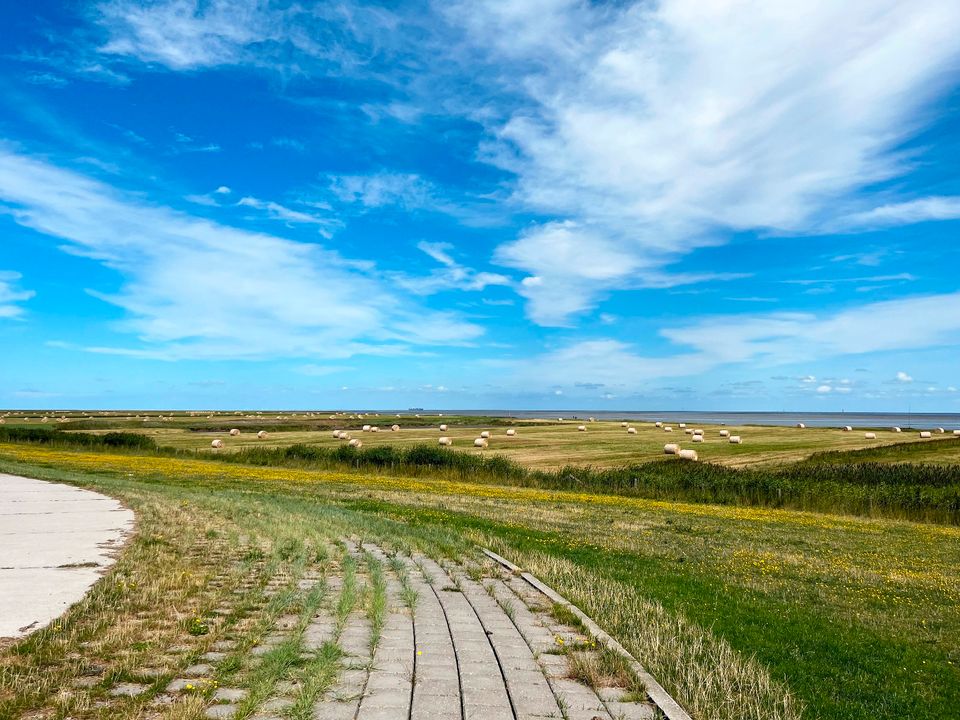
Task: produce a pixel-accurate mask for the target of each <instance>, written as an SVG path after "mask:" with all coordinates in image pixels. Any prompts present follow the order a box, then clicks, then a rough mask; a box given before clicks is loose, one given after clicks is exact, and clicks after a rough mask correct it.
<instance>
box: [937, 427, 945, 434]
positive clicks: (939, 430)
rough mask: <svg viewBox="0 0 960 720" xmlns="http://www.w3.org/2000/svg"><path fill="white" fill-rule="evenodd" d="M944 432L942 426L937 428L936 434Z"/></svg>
mask: <svg viewBox="0 0 960 720" xmlns="http://www.w3.org/2000/svg"><path fill="white" fill-rule="evenodd" d="M944 432H946V431H945V430H944V429H943V428H937V434H938V435H943V433H944Z"/></svg>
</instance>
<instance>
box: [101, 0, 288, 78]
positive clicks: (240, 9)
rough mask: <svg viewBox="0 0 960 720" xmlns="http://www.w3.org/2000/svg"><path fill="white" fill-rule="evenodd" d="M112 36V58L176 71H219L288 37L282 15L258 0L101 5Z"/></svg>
mask: <svg viewBox="0 0 960 720" xmlns="http://www.w3.org/2000/svg"><path fill="white" fill-rule="evenodd" d="M97 10H98V13H99V22H100V24H101V25H102V26H104V27H105V28H106V29H107V30H108V32H109V33H110V38H109V40H108V41H107V42H106V43H105V44H104V45H103V46H102V47H101V48H100V50H101V52H103V53H105V54H107V55H121V56H127V57H131V58H136V59H138V60H140V61H142V62H146V63H157V64H161V65H165V66H167V67H170V68H173V69H175V70H188V69H191V68H197V67H214V66H217V65H227V64H232V63H236V62H240V61H242V60H244V59H245V58H250V56H249V55H248V53H247V48H248V46H250V45H252V44H254V43H258V42H266V41H269V40H276V39H279V38H280V37H282V31H283V28H282V27H281V25H280V23H281V22H282V17H283V16H282V14H281V13H278V12H275V11H272V10H270V9H269V7H268V6H267V5H264V4H261V3H254V2H232V1H231V2H226V1H225V0H214V1H213V2H210V3H204V4H203V7H202V8H201V7H200V6H199V5H198V3H197V2H194V0H166V1H164V0H161V1H160V2H153V3H149V4H141V3H133V2H127V1H125V0H114V1H113V2H106V3H101V4H100V5H99V6H98V7H97Z"/></svg>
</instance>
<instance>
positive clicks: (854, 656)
mask: <svg viewBox="0 0 960 720" xmlns="http://www.w3.org/2000/svg"><path fill="white" fill-rule="evenodd" d="M18 458H19V460H18ZM26 460H29V461H30V463H31V464H29V465H26V464H24V461H26ZM148 460H149V462H147V461H148ZM44 465H46V466H48V467H42V466H44ZM0 468H2V469H4V470H6V471H10V472H17V471H19V472H21V473H25V474H32V475H35V476H50V477H56V478H60V479H65V480H69V481H71V482H75V483H79V484H82V485H86V486H89V487H94V488H97V489H100V490H102V491H104V492H108V493H110V494H113V495H116V496H118V497H121V498H123V499H124V500H125V501H126V502H128V503H130V505H131V506H132V507H134V509H135V510H137V512H138V517H140V518H143V519H142V520H141V528H142V529H141V535H140V536H138V538H137V539H136V541H135V544H134V545H133V546H131V548H130V549H128V551H127V552H126V553H125V555H124V557H123V558H122V559H121V563H120V564H119V565H118V567H117V569H116V570H115V571H114V573H113V574H112V575H111V577H114V575H115V574H116V573H118V572H120V573H125V572H128V571H129V570H130V569H131V568H136V567H138V566H139V565H140V564H144V565H146V566H148V569H149V568H154V569H155V571H156V572H157V573H159V576H160V580H162V579H163V578H164V577H167V575H169V573H170V572H172V570H166V569H164V568H167V567H170V568H173V569H176V568H177V567H179V566H178V564H177V563H178V562H179V561H178V560H177V558H179V557H180V555H181V554H182V552H183V551H182V550H181V549H180V548H181V547H188V546H189V543H188V544H186V545H184V543H187V539H188V538H196V539H197V540H196V542H198V543H207V544H209V543H215V542H218V541H219V540H221V539H226V538H231V537H235V536H236V535H237V534H238V533H239V532H240V530H239V528H242V529H243V532H245V533H252V534H253V535H254V536H256V537H261V536H262V537H264V538H269V540H270V542H269V543H268V545H267V549H266V550H265V551H264V552H265V553H266V557H267V558H268V559H269V561H270V563H272V564H278V565H284V566H291V565H293V566H295V565H296V564H297V562H300V561H299V560H298V558H306V557H312V552H313V551H312V550H311V548H315V547H318V546H320V545H321V543H320V542H319V541H317V540H314V538H317V536H318V535H322V536H323V538H325V540H326V541H329V540H330V539H331V538H336V537H338V536H340V537H343V536H346V535H350V534H360V535H361V536H363V537H364V538H366V537H370V538H371V540H374V539H375V540H376V541H377V542H378V543H380V544H382V545H383V546H384V547H386V548H388V549H389V548H391V547H394V548H398V549H404V550H406V551H408V552H409V551H411V550H420V551H423V552H426V553H427V554H430V555H433V556H435V557H437V556H449V557H455V556H459V555H461V554H462V553H465V552H470V551H471V548H472V547H474V546H475V545H484V546H487V547H491V549H493V550H495V551H497V552H499V553H501V554H502V555H504V556H506V557H508V558H509V559H511V560H513V561H514V562H516V563H518V564H520V565H521V566H523V567H524V568H525V569H528V570H530V571H531V572H534V574H536V575H538V576H539V577H541V578H542V579H544V580H545V581H546V582H548V583H550V584H552V585H553V586H554V587H556V588H557V590H558V591H560V592H561V593H563V594H564V595H566V596H567V597H568V598H569V599H570V600H572V601H573V602H575V603H576V604H578V605H579V606H580V607H582V608H583V609H584V610H585V611H586V612H587V613H588V614H590V615H591V616H593V617H594V618H595V619H597V621H598V622H599V623H600V624H601V625H602V626H603V627H604V628H605V629H607V630H608V631H609V632H610V633H611V634H612V635H613V636H614V637H616V638H617V639H618V640H620V641H621V642H622V643H623V644H624V645H625V646H627V647H628V648H629V649H630V650H631V651H632V652H634V653H635V654H636V655H637V657H638V658H640V659H641V661H642V662H643V663H644V664H645V665H646V666H647V667H648V669H650V670H651V672H653V673H654V675H655V676H656V677H657V678H658V679H659V680H660V681H661V682H663V683H664V684H665V685H666V686H667V687H668V688H669V689H671V690H672V691H673V692H675V693H676V694H677V696H678V697H679V698H680V699H681V701H683V702H684V703H685V704H687V705H688V706H689V707H690V708H691V710H694V711H695V712H694V714H695V716H696V717H698V718H704V719H705V720H714V719H716V720H733V719H734V718H737V720H740V719H742V718H756V719H757V720H759V719H760V718H764V719H765V720H766V719H767V718H795V717H796V716H797V708H798V706H801V705H802V706H803V707H804V708H805V711H804V714H805V716H806V717H811V718H838V719H840V720H866V719H867V718H870V720H874V719H878V720H888V719H889V720H893V719H894V718H897V719H898V720H899V719H900V718H903V717H910V718H917V719H920V720H933V719H934V718H943V717H950V716H951V715H952V714H953V713H955V710H956V708H957V707H960V670H958V666H960V646H958V644H957V643H956V641H955V638H956V637H958V636H960V529H958V528H954V527H949V526H943V525H932V524H921V523H914V522H904V521H899V520H891V519H869V518H857V517H839V516H835V515H826V514H816V513H808V512H795V511H789V510H774V509H764V508H750V507H729V506H728V507H723V506H718V505H711V504H706V503H701V504H688V503H684V502H670V501H661V500H648V499H642V498H631V497H614V496H610V495H608V494H597V493H593V492H590V491H581V492H576V493H574V492H565V491H557V490H551V489H538V488H522V487H508V486H496V485H488V484H483V483H456V482H452V481H451V480H450V479H444V478H443V477H439V478H433V477H431V476H430V475H429V473H426V472H424V473H423V474H422V476H421V477H416V478H413V477H408V478H398V477H392V476H390V475H388V474H382V475H377V476H374V477H371V476H369V475H365V474H364V473H360V472H355V471H354V472H325V471H304V470H299V469H291V468H271V467H251V466H249V465H242V464H226V463H201V462H195V461H189V460H186V459H183V458H162V457H161V458H151V457H149V456H145V457H142V458H141V457H138V456H135V455H123V454H121V455H110V454H107V453H102V452H97V453H93V452H89V451H88V452H83V453H77V452H66V451H62V450H57V449H53V448H49V449H48V448H43V447H38V446H10V445H8V446H4V447H2V448H0ZM71 468H75V469H73V470H71ZM80 468H84V469H86V471H87V472H78V469H80ZM182 503H187V507H188V508H189V509H190V511H191V512H189V513H186V512H184V511H183V509H182V507H183V506H182ZM171 526H175V527H178V528H183V531H182V532H183V535H184V538H183V539H181V538H179V537H177V538H170V537H169V532H164V530H163V529H165V528H167V527H171ZM211 529H213V530H215V531H216V532H217V536H216V538H217V539H216V540H212V539H210V538H208V536H207V535H208V531H209V530H211ZM160 536H162V537H163V538H164V541H165V542H172V541H176V545H175V546H173V547H172V548H169V549H165V551H164V554H163V556H162V557H163V558H165V561H164V562H161V558H160V557H157V558H156V559H153V560H151V559H150V558H151V557H152V556H151V555H150V554H149V553H146V554H145V551H146V549H148V548H156V547H163V548H166V546H164V545H153V544H150V545H147V544H146V543H154V542H156V540H157V538H158V537H160ZM245 552H248V551H245ZM344 569H345V570H347V577H346V580H349V578H350V577H351V573H350V570H349V564H346V565H345V568H344ZM177 577H180V576H177ZM171 578H172V576H171ZM109 579H110V578H107V579H105V582H104V585H106V584H107V583H106V581H107V580H109ZM352 582H353V581H352V580H350V581H349V582H345V583H344V593H349V587H350V585H351V583H352ZM169 583H170V585H171V586H172V585H173V581H172V579H170V580H169ZM109 587H111V588H114V589H113V591H112V592H113V594H112V595H111V601H110V603H104V602H102V601H98V602H97V603H94V604H93V605H91V606H90V607H89V608H88V609H84V608H80V609H78V611H77V613H76V614H73V613H72V614H71V616H69V617H68V618H67V620H66V624H67V626H68V627H73V623H79V624H80V625H81V626H82V627H83V628H86V629H85V630H84V631H83V632H78V633H76V635H75V637H76V638H77V641H78V642H79V641H80V638H89V637H91V636H92V635H91V633H93V632H94V631H95V629H96V628H98V627H101V626H102V624H103V623H107V624H108V625H110V624H111V623H112V622H113V620H112V618H114V616H115V613H116V612H117V610H116V608H123V607H125V605H124V604H125V603H128V602H129V603H133V602H134V601H135V597H134V594H133V593H131V592H130V591H123V592H121V593H120V594H119V595H117V594H116V593H117V590H116V586H115V584H114V585H110V586H109ZM191 587H192V586H191ZM98 588H100V586H99V585H98ZM187 590H189V588H186V589H184V588H181V589H179V590H178V592H181V593H186V592H187ZM103 592H104V590H103V589H98V590H96V591H95V593H94V594H93V595H92V596H91V597H92V598H100V597H101V595H100V594H99V593H103ZM198 592H199V590H198ZM188 595H189V593H188ZM148 596H149V597H151V598H153V597H160V596H159V595H155V594H152V593H148ZM354 602H356V601H355V600H354V601H351V602H350V603H348V605H349V607H351V608H352V607H354V604H353V603H354ZM207 606H209V604H207ZM94 609H96V612H98V613H100V614H101V615H102V617H101V619H100V620H94V618H93V615H92V614H91V613H93V612H94ZM111 613H113V614H111ZM74 616H75V619H73V618H74ZM34 637H35V638H36V640H31V641H28V643H26V644H23V646H22V648H21V649H20V650H18V651H16V652H13V653H12V654H11V653H8V654H6V655H3V656H0V659H2V663H0V703H2V702H4V697H5V696H4V688H5V687H6V688H9V687H10V685H4V683H5V682H13V680H12V678H14V677H16V678H19V680H18V681H17V682H20V681H22V680H23V679H24V678H26V677H30V678H34V679H37V682H38V683H39V684H40V686H42V688H43V689H42V690H38V692H37V693H36V694H32V695H30V696H29V697H31V698H33V700H30V701H29V702H28V701H26V700H25V701H24V702H23V703H21V705H20V706H19V707H20V708H23V707H26V705H29V706H30V707H34V706H37V704H39V703H43V702H52V701H51V700H49V698H51V697H53V696H54V695H55V693H54V690H53V688H54V687H57V686H58V685H57V683H58V678H61V677H62V675H59V674H57V672H54V671H51V672H50V679H49V680H48V679H45V678H44V676H42V675H40V674H39V673H40V672H41V668H43V669H44V671H47V670H49V669H50V668H57V667H59V663H60V662H61V660H59V659H58V658H59V657H60V656H59V655H57V653H56V652H51V650H52V648H51V646H50V643H51V642H53V635H52V634H50V633H47V632H46V631H43V632H41V633H38V635H37V636H34ZM70 637H74V634H73V632H72V631H71V633H70ZM118 637H119V635H118ZM118 642H119V641H118ZM107 644H108V645H109V643H107ZM75 646H76V644H75V643H74V644H67V645H64V646H63V647H62V648H61V650H60V651H58V652H63V653H65V652H66V651H67V650H68V649H69V648H70V647H75ZM58 647H59V646H58ZM111 647H112V646H111ZM20 663H23V664H25V666H26V667H27V668H33V670H32V671H31V672H33V673H34V674H30V673H29V672H26V671H24V670H22V669H21V670H17V671H16V672H14V671H13V670H9V669H8V668H11V667H14V668H21V665H20ZM35 663H36V664H35ZM24 673H25V674H24ZM18 687H19V685H18ZM3 709H4V706H3V705H0V716H2V714H3Z"/></svg>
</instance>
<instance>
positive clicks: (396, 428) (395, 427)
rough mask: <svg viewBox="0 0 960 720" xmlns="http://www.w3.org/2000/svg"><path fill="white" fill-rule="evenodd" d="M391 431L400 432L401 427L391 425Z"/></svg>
mask: <svg viewBox="0 0 960 720" xmlns="http://www.w3.org/2000/svg"><path fill="white" fill-rule="evenodd" d="M390 430H391V431H393V432H399V430H400V426H399V425H391V426H390Z"/></svg>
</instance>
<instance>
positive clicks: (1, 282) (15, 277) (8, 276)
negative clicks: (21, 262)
mask: <svg viewBox="0 0 960 720" xmlns="http://www.w3.org/2000/svg"><path fill="white" fill-rule="evenodd" d="M22 277H23V276H22V275H21V274H20V273H17V272H11V271H9V270H0V319H3V318H8V319H9V318H17V317H20V316H21V315H22V314H23V308H22V307H21V306H20V305H19V303H22V302H25V301H27V300H29V299H30V298H32V297H33V296H34V295H35V294H36V293H34V292H33V291H32V290H21V289H19V288H18V287H17V283H18V282H19V281H20V279H21V278H22Z"/></svg>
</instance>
